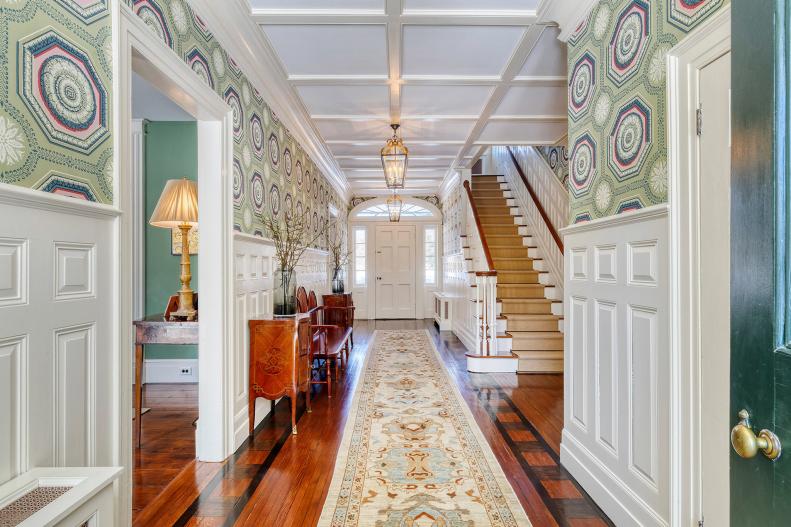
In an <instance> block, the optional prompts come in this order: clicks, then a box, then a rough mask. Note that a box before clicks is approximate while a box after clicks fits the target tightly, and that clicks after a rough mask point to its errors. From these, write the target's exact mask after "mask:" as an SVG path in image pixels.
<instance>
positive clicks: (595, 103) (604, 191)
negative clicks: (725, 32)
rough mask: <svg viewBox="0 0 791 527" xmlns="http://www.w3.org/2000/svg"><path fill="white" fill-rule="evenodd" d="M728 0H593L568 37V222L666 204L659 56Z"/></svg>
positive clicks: (663, 104) (662, 78)
mask: <svg viewBox="0 0 791 527" xmlns="http://www.w3.org/2000/svg"><path fill="white" fill-rule="evenodd" d="M729 1H730V0H600V1H599V3H598V4H597V5H596V6H595V7H594V8H593V9H592V11H591V13H590V15H589V16H588V18H587V19H586V20H585V21H584V22H583V23H582V24H581V25H580V27H579V28H577V30H576V31H575V33H574V35H573V36H572V37H571V39H569V42H568V45H569V52H568V57H569V68H568V71H569V105H568V110H569V151H570V154H569V157H570V163H569V164H570V174H569V181H568V188H569V192H570V199H571V201H570V205H571V207H570V209H571V221H572V222H574V223H577V222H581V221H588V220H592V219H596V218H602V217H606V216H611V215H613V214H620V213H622V212H626V211H629V210H635V209H640V208H643V207H647V206H650V205H655V204H659V203H665V202H666V201H667V138H666V133H665V130H666V126H667V125H666V114H667V108H666V106H667V103H666V89H665V85H666V78H665V77H666V73H665V72H666V62H667V61H666V59H667V53H668V51H669V50H670V49H671V48H672V47H673V46H674V45H676V44H677V43H678V42H679V41H680V40H681V39H682V38H683V37H684V35H686V34H687V33H688V32H689V31H691V30H692V29H694V28H695V27H697V26H699V25H700V24H701V23H702V22H703V21H705V20H706V19H708V18H709V17H711V15H712V14H713V13H715V12H716V11H717V10H718V9H720V8H721V7H722V6H724V5H726V4H728V3H729Z"/></svg>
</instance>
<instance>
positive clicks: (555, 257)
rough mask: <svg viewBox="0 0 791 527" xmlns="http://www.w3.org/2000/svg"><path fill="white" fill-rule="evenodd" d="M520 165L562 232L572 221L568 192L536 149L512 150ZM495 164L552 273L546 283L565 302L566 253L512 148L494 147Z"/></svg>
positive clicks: (553, 221)
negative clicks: (525, 177) (520, 169)
mask: <svg viewBox="0 0 791 527" xmlns="http://www.w3.org/2000/svg"><path fill="white" fill-rule="evenodd" d="M511 149H512V150H513V152H514V155H515V156H516V158H517V160H518V161H519V166H520V167H521V168H522V171H523V172H524V173H525V176H527V180H528V181H529V182H530V186H532V187H533V190H534V191H535V193H536V196H537V197H538V200H539V201H540V202H541V206H542V207H544V210H545V211H546V213H547V216H548V217H549V221H551V222H552V225H553V226H554V227H555V229H556V230H558V231H559V230H560V229H562V228H563V227H565V226H566V225H568V217H569V195H568V190H566V188H565V187H564V186H563V184H562V183H561V182H560V181H559V180H558V178H557V176H555V174H554V173H553V172H552V169H550V168H549V166H548V165H547V163H546V161H544V158H542V157H541V155H540V154H539V153H538V152H537V151H536V149H535V148H533V147H532V146H520V147H511ZM492 163H493V165H494V167H493V168H494V173H495V174H503V175H505V180H506V182H507V183H508V187H509V188H510V189H511V195H512V196H513V197H514V199H515V201H516V205H517V206H518V207H519V213H520V214H521V215H522V216H523V217H524V218H525V220H526V224H527V225H528V229H529V233H530V235H531V236H532V238H533V240H534V241H535V242H536V245H538V249H539V253H540V255H541V257H542V258H544V263H543V264H542V267H543V269H544V270H545V271H547V272H548V273H549V280H548V281H547V282H546V283H548V284H552V285H554V286H556V287H557V288H558V289H561V290H560V291H558V293H557V294H558V296H556V297H555V298H562V294H563V291H562V287H563V253H562V252H560V248H559V247H558V246H557V243H555V240H554V238H552V234H551V233H550V231H549V229H548V228H547V226H546V224H545V223H544V220H543V218H542V217H541V214H539V212H538V209H537V208H536V206H535V205H534V204H533V199H532V198H531V197H530V194H529V193H528V192H527V187H525V185H524V183H523V182H522V178H521V177H520V176H519V173H518V172H517V171H516V168H515V167H514V163H513V160H512V159H511V156H510V155H509V153H508V147H504V146H495V147H492Z"/></svg>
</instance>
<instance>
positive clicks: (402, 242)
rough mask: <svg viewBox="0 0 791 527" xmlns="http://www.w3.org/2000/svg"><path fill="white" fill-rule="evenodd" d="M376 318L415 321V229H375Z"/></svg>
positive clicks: (398, 227) (390, 227) (400, 227)
mask: <svg viewBox="0 0 791 527" xmlns="http://www.w3.org/2000/svg"><path fill="white" fill-rule="evenodd" d="M375 271H376V318H415V226H414V225H377V226H376V269H375Z"/></svg>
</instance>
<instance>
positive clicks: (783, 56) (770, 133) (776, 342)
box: [707, 0, 791, 527]
mask: <svg viewBox="0 0 791 527" xmlns="http://www.w3.org/2000/svg"><path fill="white" fill-rule="evenodd" d="M732 20H733V22H732V44H731V45H732V53H733V54H732V57H733V69H732V89H733V94H732V108H733V117H732V122H733V130H732V137H733V149H732V152H733V154H732V155H733V160H732V173H731V196H732V203H731V233H732V234H731V283H732V285H731V383H732V384H731V414H732V418H733V423H732V424H733V425H735V424H736V423H737V421H738V418H737V413H738V412H739V411H740V410H742V409H744V410H747V412H748V413H749V415H750V420H751V425H752V428H753V430H754V431H755V432H756V433H758V431H759V430H761V429H764V428H766V429H769V430H771V431H774V432H775V433H776V434H777V436H778V437H779V439H780V441H781V442H784V443H785V447H786V449H787V451H786V452H785V453H784V454H782V455H781V456H780V458H779V459H777V460H776V461H774V462H772V461H770V460H769V459H767V458H766V457H765V456H764V455H763V454H762V453H760V452H759V453H758V454H757V455H756V456H755V457H753V458H749V459H744V458H742V457H739V456H738V455H737V454H736V453H735V452H734V451H733V449H732V451H731V452H732V455H731V525H746V526H759V525H761V526H763V525H770V526H772V525H773V526H788V525H791V349H789V348H791V169H790V168H789V167H790V166H791V165H790V164H789V154H791V149H790V148H789V147H791V141H790V140H789V138H790V137H791V136H790V135H789V129H790V126H789V113H788V111H789V102H791V99H790V98H789V91H788V90H789V67H791V60H789V58H790V55H789V47H791V39H790V38H789V36H790V35H791V34H790V33H789V32H788V29H789V22H791V0H733V6H732ZM707 527H708V526H707Z"/></svg>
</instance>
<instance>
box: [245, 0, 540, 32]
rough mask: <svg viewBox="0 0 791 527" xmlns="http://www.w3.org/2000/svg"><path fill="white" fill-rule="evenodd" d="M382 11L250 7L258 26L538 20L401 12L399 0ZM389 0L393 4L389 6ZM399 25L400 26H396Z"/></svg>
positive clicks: (506, 14) (507, 14)
mask: <svg viewBox="0 0 791 527" xmlns="http://www.w3.org/2000/svg"><path fill="white" fill-rule="evenodd" d="M386 1H387V5H386V9H385V12H384V13H382V12H381V11H376V10H367V9H359V10H358V9H251V14H252V19H253V20H254V21H255V23H256V24H259V25H262V26H273V25H322V24H323V25H352V24H386V23H389V22H391V21H392V20H393V18H395V19H396V21H397V22H398V23H399V24H403V25H430V26H434V25H440V26H447V25H457V26H529V25H532V24H535V23H536V22H537V21H538V15H537V13H536V11H492V10H469V11H455V10H437V11H427V10H426V11H424V10H411V11H404V12H403V13H402V12H401V2H400V0H386ZM391 1H392V2H393V3H394V4H395V5H394V6H393V8H392V9H391V5H390V3H391ZM399 29H400V28H399Z"/></svg>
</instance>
